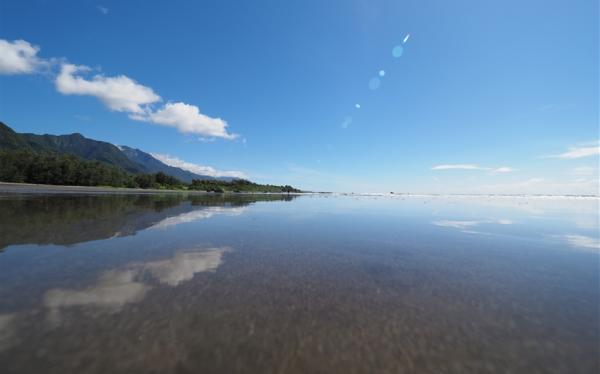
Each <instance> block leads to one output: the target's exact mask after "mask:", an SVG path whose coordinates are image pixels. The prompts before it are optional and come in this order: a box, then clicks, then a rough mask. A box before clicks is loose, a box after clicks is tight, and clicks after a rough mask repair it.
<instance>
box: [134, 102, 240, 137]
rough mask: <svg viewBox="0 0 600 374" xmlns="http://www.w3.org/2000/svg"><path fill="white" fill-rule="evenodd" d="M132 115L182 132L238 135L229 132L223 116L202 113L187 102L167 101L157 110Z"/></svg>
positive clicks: (211, 135)
mask: <svg viewBox="0 0 600 374" xmlns="http://www.w3.org/2000/svg"><path fill="white" fill-rule="evenodd" d="M130 117H131V118H132V119H135V120H140V121H148V122H152V123H156V124H159V125H164V126H170V127H174V128H176V129H177V130H179V131H180V132H182V133H191V134H198V135H203V136H209V137H219V138H225V139H235V138H236V137H237V135H236V134H229V133H227V122H225V121H223V120H222V119H221V118H212V117H209V116H207V115H205V114H202V113H200V109H198V107H197V106H195V105H190V104H186V103H167V104H165V105H164V106H163V107H162V108H160V109H158V110H156V111H147V112H145V113H140V114H138V113H137V112H136V113H134V115H132V116H130Z"/></svg>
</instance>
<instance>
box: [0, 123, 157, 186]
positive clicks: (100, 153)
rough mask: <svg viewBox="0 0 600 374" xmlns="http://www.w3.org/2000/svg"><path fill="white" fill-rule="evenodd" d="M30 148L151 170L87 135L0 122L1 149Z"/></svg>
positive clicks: (133, 170)
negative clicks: (32, 130)
mask: <svg viewBox="0 0 600 374" xmlns="http://www.w3.org/2000/svg"><path fill="white" fill-rule="evenodd" d="M1 148H3V149H13V150H16V149H29V150H31V151H34V152H52V153H57V154H61V155H62V154H72V155H75V156H78V157H81V158H83V159H84V160H93V161H100V162H103V163H105V164H108V165H112V166H117V167H119V168H121V169H123V170H126V171H128V172H130V173H133V174H140V173H148V172H152V171H150V170H147V169H146V168H145V167H144V166H143V165H141V164H139V163H136V162H134V161H132V160H130V159H129V158H128V157H127V156H126V155H125V154H124V153H123V152H121V150H120V149H119V148H118V147H116V146H114V145H113V144H110V143H107V142H103V141H98V140H93V139H88V138H86V137H84V136H83V135H81V134H77V133H75V134H69V135H48V134H45V135H36V134H27V133H17V132H15V131H14V130H13V129H11V128H10V127H8V126H7V125H6V124H4V123H2V122H0V149H1Z"/></svg>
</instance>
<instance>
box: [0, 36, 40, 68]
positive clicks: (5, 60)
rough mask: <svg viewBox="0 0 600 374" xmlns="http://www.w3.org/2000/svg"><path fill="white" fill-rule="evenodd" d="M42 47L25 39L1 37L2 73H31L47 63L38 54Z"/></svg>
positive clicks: (0, 65)
mask: <svg viewBox="0 0 600 374" xmlns="http://www.w3.org/2000/svg"><path fill="white" fill-rule="evenodd" d="M39 50H40V48H39V47H37V46H35V45H32V44H30V43H29V42H26V41H25V40H15V41H12V42H11V41H8V40H4V39H0V74H8V75H12V74H31V73H35V72H37V71H38V69H39V68H40V67H42V66H43V65H45V64H46V62H45V61H44V60H42V59H41V58H39V57H38V56H37V53H38V52H39Z"/></svg>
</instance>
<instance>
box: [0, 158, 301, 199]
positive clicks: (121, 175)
mask: <svg viewBox="0 0 600 374" xmlns="http://www.w3.org/2000/svg"><path fill="white" fill-rule="evenodd" d="M0 181H3V182H13V183H34V184H53V185H64V186H108V187H125V188H144V189H150V188H152V189H181V190H197V191H207V192H287V193H290V192H300V190H298V189H295V188H293V187H291V186H274V185H261V184H257V183H253V182H250V181H248V180H244V179H234V180H231V181H219V180H193V181H192V183H191V184H186V183H184V182H182V181H180V180H179V179H177V178H175V177H172V176H170V175H167V174H165V173H162V172H158V173H153V174H131V173H128V172H126V171H125V170H123V169H121V168H119V167H116V166H112V165H108V164H105V163H102V162H100V161H88V160H84V159H82V158H80V157H77V156H74V155H70V154H56V153H51V152H33V151H30V150H8V149H4V150H0Z"/></svg>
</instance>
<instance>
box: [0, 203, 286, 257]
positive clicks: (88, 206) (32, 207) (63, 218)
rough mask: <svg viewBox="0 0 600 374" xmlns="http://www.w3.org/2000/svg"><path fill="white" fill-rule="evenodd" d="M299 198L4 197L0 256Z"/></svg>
mask: <svg viewBox="0 0 600 374" xmlns="http://www.w3.org/2000/svg"><path fill="white" fill-rule="evenodd" d="M296 197H297V196H295V195H230V196H214V195H207V196H203V195H190V196H186V195H170V194H165V195H112V196H89V195H87V196H86V195H83V196H82V195H71V196H64V195H58V196H35V195H34V196H19V197H17V198H14V197H12V196H11V197H10V198H9V197H7V196H4V197H2V196H0V222H1V223H2V224H1V225H0V250H2V248H4V247H6V246H8V245H14V244H58V245H73V244H76V243H82V242H87V241H92V240H101V239H108V238H112V237H123V236H129V235H135V233H136V232H138V231H140V230H144V229H147V228H149V227H155V228H161V227H167V226H173V225H177V224H179V223H185V222H191V221H194V220H198V219H205V218H210V217H212V216H215V215H219V214H230V215H239V214H242V213H243V208H244V207H245V206H248V205H250V204H253V203H256V202H261V201H291V200H292V199H294V198H296Z"/></svg>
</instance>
